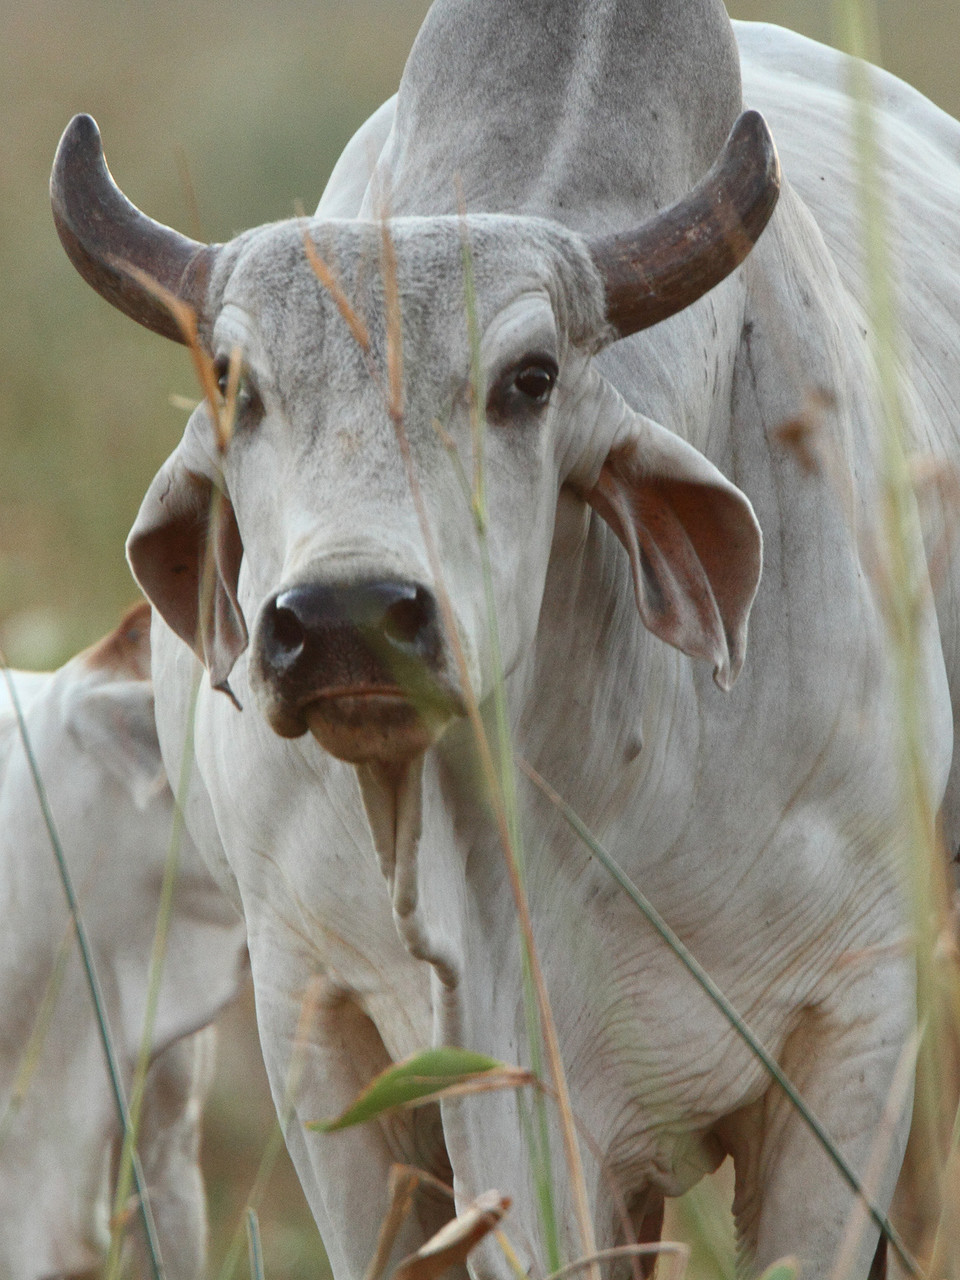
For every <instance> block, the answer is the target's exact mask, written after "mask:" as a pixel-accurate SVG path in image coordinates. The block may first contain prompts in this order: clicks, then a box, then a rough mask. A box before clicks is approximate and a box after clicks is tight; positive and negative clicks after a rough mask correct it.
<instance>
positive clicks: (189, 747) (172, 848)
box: [104, 678, 200, 1280]
mask: <svg viewBox="0 0 960 1280" xmlns="http://www.w3.org/2000/svg"><path fill="white" fill-rule="evenodd" d="M199 692H200V680H199V678H197V679H196V680H194V684H193V692H192V694H191V698H190V712H189V723H188V728H187V737H186V741H185V743H184V748H183V755H182V757H181V762H180V778H179V781H178V784H177V796H176V804H175V805H174V809H173V825H172V827H171V830H170V843H169V847H168V850H167V857H166V861H165V864H164V869H163V881H162V883H161V886H160V902H159V905H158V908H157V923H156V928H155V931H154V937H153V947H152V950H151V953H150V965H149V969H148V978H147V1000H146V1005H145V1007H144V1015H143V1029H142V1031H141V1036H140V1048H139V1052H138V1054H137V1063H136V1067H135V1068H134V1073H133V1083H132V1085H131V1089H130V1126H129V1128H128V1130H127V1133H126V1134H125V1136H124V1140H123V1145H122V1146H121V1149H120V1160H119V1162H118V1166H117V1183H116V1189H115V1192H114V1203H113V1216H114V1220H115V1221H121V1220H122V1215H123V1207H124V1205H125V1204H126V1203H127V1198H128V1197H129V1195H130V1184H131V1181H132V1174H133V1156H134V1151H135V1148H136V1135H137V1133H138V1132H139V1129H140V1115H141V1111H142V1109H143V1094H144V1089H145V1087H146V1082H147V1072H148V1071H149V1069H150V1063H151V1059H152V1056H153V1028H154V1024H155V1022H156V1017H157V1007H158V1005H159V1003H160V983H161V981H162V979H163V962H164V959H165V958H166V951H167V937H168V934H169V932H170V920H171V917H172V914H173V894H174V890H175V888H176V883H177V873H178V871H179V870H180V851H181V849H182V847H183V835H184V822H183V803H184V801H185V799H186V793H187V787H188V785H189V780H190V768H191V765H192V762H193V719H194V712H195V710H196V705H197V696H198V694H199ZM122 1243H123V1233H122V1232H121V1231H115V1232H113V1233H112V1235H111V1239H110V1251H109V1253H108V1255H107V1262H106V1266H105V1267H104V1277H105V1280H114V1278H115V1277H117V1276H119V1272H120V1265H121V1247H122Z"/></svg>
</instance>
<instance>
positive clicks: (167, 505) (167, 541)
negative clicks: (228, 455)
mask: <svg viewBox="0 0 960 1280" xmlns="http://www.w3.org/2000/svg"><path fill="white" fill-rule="evenodd" d="M181 447H182V446H181ZM242 558H243V544H242V542H241V541H240V531H239V529H238V528H237V521H236V517H235V515H234V512H233V506H232V505H231V503H230V499H229V498H228V497H227V495H226V494H225V493H224V492H223V490H222V489H220V488H219V487H218V486H217V485H215V484H214V483H213V481H212V480H211V479H210V478H209V477H208V476H207V475H205V474H203V473H202V472H198V471H193V470H190V469H188V467H187V466H186V465H185V462H184V460H183V457H182V454H181V450H180V449H178V450H177V451H176V452H175V453H174V454H173V455H172V456H171V457H170V458H168V459H167V461H166V462H165V463H164V465H163V466H162V467H161V469H160V471H159V472H158V473H157V476H156V478H155V479H154V481H153V484H152V485H151V486H150V488H149V489H148V490H147V495H146V497H145V498H144V500H143V504H142V506H141V507H140V512H139V514H138V516H137V519H136V521H135V523H134V526H133V528H132V529H131V531H130V536H129V538H128V539H127V559H128V560H129V562H130V567H131V569H132V570H133V575H134V577H135V578H136V580H137V582H138V583H139V584H140V586H141V588H142V590H143V593H144V595H145V596H146V597H147V599H148V600H149V601H150V603H151V604H152V605H153V607H154V608H155V609H156V610H157V612H158V613H159V614H160V615H161V617H162V618H163V619H164V621H165V622H166V623H167V625H168V626H169V627H170V628H171V630H173V631H175V632H176V634H177V635H178V636H179V637H180V639H181V640H183V641H185V642H186V643H187V644H188V645H189V646H190V648H191V649H193V651H194V653H196V655H197V657H198V658H200V660H201V662H203V665H204V666H205V667H206V668H207V671H208V672H209V675H210V683H211V684H212V685H213V687H214V688H215V689H220V690H222V691H223V692H225V693H227V694H229V695H230V697H231V698H232V697H233V694H232V692H231V690H230V686H229V685H228V683H227V677H228V676H229V675H230V672H231V671H232V670H233V665H234V663H235V662H236V660H237V658H238V657H239V656H240V654H241V653H242V652H243V651H244V649H245V648H246V647H247V627H246V623H245V621H244V618H243V613H242V611H241V609H240V604H239V602H238V600H237V579H238V577H239V574H240V561H241V559H242ZM234 701H236V699H235V698H234ZM238 705H239V704H238Z"/></svg>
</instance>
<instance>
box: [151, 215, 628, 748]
mask: <svg viewBox="0 0 960 1280" xmlns="http://www.w3.org/2000/svg"><path fill="white" fill-rule="evenodd" d="M307 231H308V228H307V226H306V224H295V223H293V224H281V225H279V226H276V227H270V228H265V229H262V230H259V231H257V232H254V233H251V234H250V235H248V236H246V237H243V238H242V239H241V240H240V241H238V242H237V243H236V244H235V245H234V246H232V247H231V249H230V251H229V252H228V254H227V255H225V258H224V260H223V261H222V262H221V264H220V265H219V268H218V272H217V274H216V275H215V277H214V279H213V281H212V285H211V299H212V305H211V308H210V313H211V326H210V347H211V350H212V352H213V355H214V360H215V368H216V370H217V372H218V375H219V376H220V379H221V383H222V385H223V387H224V388H225V389H226V386H227V383H228V381H229V366H230V361H231V358H232V359H233V360H234V361H239V362H241V368H242V377H241V384H240V394H239V397H238V406H237V414H236V421H235V426H234V430H233V434H232V438H231V440H230V443H229V445H228V446H227V448H226V449H225V451H224V452H223V454H222V456H219V455H218V453H217V450H216V447H215V444H214V433H213V426H212V421H211V416H210V413H209V410H208V408H207V407H206V406H204V407H202V408H201V409H199V410H198V411H197V413H196V415H195V416H194V418H193V419H192V420H191V423H190V426H189V428H188V432H187V437H186V439H185V441H184V444H183V445H182V446H181V451H180V452H181V454H182V464H183V466H184V468H185V470H186V471H187V472H188V473H192V474H193V475H197V474H198V473H202V474H205V475H209V477H210V478H211V479H215V482H216V483H217V485H218V486H222V488H223V491H224V493H225V494H226V497H227V498H228V499H229V503H230V507H231V510H232V518H233V519H234V520H235V522H236V531H237V535H238V538H239V543H240V544H241V545H242V566H243V567H242V571H241V573H240V575H239V580H238V583H237V585H236V587H235V588H234V587H232V586H231V590H234V591H235V592H236V593H237V594H238V602H239V605H240V608H241V609H242V612H243V615H244V617H245V618H246V620H247V622H248V624H250V626H251V634H252V648H251V661H250V674H251V683H252V686H253V690H254V695H255V697H256V700H257V703H258V705H259V707H260V709H261V710H262V712H263V713H264V714H265V715H266V717H267V719H268V720H269V722H270V724H271V725H272V727H273V728H274V729H275V730H276V731H277V732H278V733H280V734H283V735H285V736H295V735H298V734H300V733H303V732H305V731H306V730H307V729H310V730H312V731H313V732H314V733H315V734H316V735H317V737H318V738H319V739H320V741H321V742H322V743H323V745H324V746H326V747H327V748H328V749H330V750H331V751H333V752H334V754H336V755H338V756H340V757H342V758H344V759H349V760H353V761H361V760H367V759H371V758H376V759H380V760H395V759H401V758H408V757H409V756H411V755H412V754H415V753H416V752H418V751H420V750H423V748H424V747H425V746H426V745H428V743H429V742H430V741H431V740H432V739H433V738H434V737H435V735H436V733H437V732H439V730H440V729H441V728H442V727H443V725H444V724H445V723H446V722H447V721H448V720H449V718H450V717H451V716H454V715H457V714H462V712H463V710H464V694H465V685H466V684H468V683H469V684H470V686H471V687H472V688H473V690H474V692H475V693H476V694H478V695H480V696H482V695H483V693H484V692H485V690H486V689H487V688H488V687H489V678H490V654H489V644H488V636H489V625H488V618H487V602H486V600H485V596H484V578H483V568H482V555H481V538H480V534H479V531H478V520H477V514H476V508H477V505H478V503H480V502H482V504H483V508H484V516H485V519H484V522H483V523H484V535H483V536H484V540H485V543H486V553H487V555H488V557H489V563H490V566H491V569H492V589H493V606H494V611H495V613H496V617H497V623H498V627H499V631H500V641H501V644H502V647H503V654H504V661H505V663H506V665H507V667H508V668H509V667H511V666H513V665H514V664H515V663H516V661H517V660H518V657H519V655H520V654H521V653H522V651H523V650H524V648H525V647H526V646H527V645H529V643H530V641H531V639H532V636H533V633H534V630H535V626H536V620H537V617H538V614H539V607H540V599H541V594H542V588H543V580H544V576H545V574H546V568H547V561H548V557H549V548H550V542H551V538H552V530H553V520H554V511H555V508H556V502H557V495H558V491H559V487H560V485H561V484H562V483H563V481H564V480H565V479H566V478H567V476H568V475H569V473H570V471H571V469H572V467H573V465H574V464H575V463H577V462H579V461H580V454H582V453H583V451H584V449H585V448H586V449H589V445H590V443H591V439H590V436H591V433H592V429H593V427H594V426H595V424H594V423H591V422H590V418H589V415H588V416H587V417H585V418H584V417H583V415H582V412H580V411H581V410H582V405H581V403H580V397H582V395H583V394H584V389H585V384H584V377H585V375H586V373H587V371H588V368H589V366H588V358H587V355H586V351H585V347H587V346H590V347H592V346H595V345H597V343H598V340H599V336H600V335H601V334H604V333H605V330H606V325H605V321H604V318H603V312H602V308H601V306H600V302H601V297H602V290H601V287H600V284H599V281H598V279H597V277H596V273H595V272H594V271H593V270H592V268H591V264H590V262H589V259H588V258H587V256H586V254H585V253H584V252H583V250H582V249H581V248H580V247H579V246H578V244H577V242H576V239H575V238H574V237H572V236H568V235H565V234H564V233H562V232H560V231H559V229H553V228H550V227H548V226H547V225H546V224H543V223H538V222H536V221H534V220H522V219H504V218H476V219H470V220H467V221H466V222H463V223H461V222H460V221H459V220H457V219H446V218H439V219H429V220H427V219H415V220H413V219H411V220H405V219H401V220H397V221H396V222H394V223H393V224H391V229H390V235H389V246H390V247H389V249H388V248H386V247H385V241H384V236H383V231H382V229H381V228H380V227H379V226H377V225H375V224H356V223H326V224H314V225H312V226H310V227H309V236H310V241H311V245H312V246H315V251H316V253H318V254H319V255H320V258H321V259H322V261H323V262H324V263H325V264H327V265H328V266H329V268H330V269H331V270H332V272H333V274H334V276H335V278H336V280H337V282H338V286H339V288H340V289H341V290H342V299H346V301H345V302H344V301H343V300H342V299H340V300H338V299H336V298H334V297H333V296H332V295H331V292H330V289H329V288H328V287H326V286H325V285H324V284H323V283H322V282H321V280H320V279H318V275H317V271H316V269H315V263H314V264H311V261H310V260H309V258H308V253H307V251H306V249H305V244H304V235H305V234H306V233H307ZM465 244H469V254H470V259H471V267H470V275H471V280H472V293H473V298H474V301H473V302H472V303H471V304H468V302H467V287H466V286H467V277H466V275H465V267H464V261H465V248H464V246H465ZM387 255H389V261H388V260H386V257H387ZM392 296H395V297H396V298H398V299H402V301H400V302H397V303H392V302H391V297H392ZM471 335H472V337H471ZM587 381H588V382H589V381H590V380H589V379H587ZM581 418H583V421H584V422H585V423H586V425H587V428H588V430H587V434H586V436H585V438H584V440H583V441H582V442H581V441H580V440H579V432H580V430H581V426H580V419H581ZM195 454H198V455H200V456H201V457H203V458H205V459H206V465H205V464H204V462H203V461H198V458H197V457H196V456H194V455H195ZM211 468H212V469H213V471H212V473H211ZM167 504H168V505H169V496H168V497H167ZM146 519H147V520H149V519H150V516H149V513H147V516H146ZM144 525H145V520H144V517H141V521H140V522H139V523H138V529H137V530H135V531H134V540H133V543H132V555H133V559H134V565H135V567H139V565H138V547H139V545H140V544H142V542H143V539H144V537H145V529H144ZM154 525H155V522H154ZM168 536H169V535H168ZM156 551H157V547H156V543H155V541H154V542H153V543H152V544H151V546H150V555H151V556H152V557H155V556H156ZM148 573H149V569H148Z"/></svg>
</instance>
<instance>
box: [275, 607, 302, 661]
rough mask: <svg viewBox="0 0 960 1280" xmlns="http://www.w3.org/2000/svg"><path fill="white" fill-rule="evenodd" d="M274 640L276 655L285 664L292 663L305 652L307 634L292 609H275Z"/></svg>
mask: <svg viewBox="0 0 960 1280" xmlns="http://www.w3.org/2000/svg"><path fill="white" fill-rule="evenodd" d="M273 640H274V646H275V653H276V655H277V657H278V658H280V659H282V660H283V661H284V662H292V661H293V660H294V659H295V658H298V657H299V656H300V654H301V653H302V652H303V646H304V643H305V641H306V633H305V631H304V629H303V624H302V623H301V622H300V619H299V618H298V617H297V615H296V614H295V613H294V612H293V610H292V609H284V608H282V607H281V606H279V605H278V606H277V607H276V608H275V609H274V613H273Z"/></svg>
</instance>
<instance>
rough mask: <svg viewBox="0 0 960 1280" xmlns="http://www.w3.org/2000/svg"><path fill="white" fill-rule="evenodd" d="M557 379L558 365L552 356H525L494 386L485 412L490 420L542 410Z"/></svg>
mask: <svg viewBox="0 0 960 1280" xmlns="http://www.w3.org/2000/svg"><path fill="white" fill-rule="evenodd" d="M556 380H557V362H556V361H555V360H554V359H553V357H552V356H546V355H535V356H527V357H526V358H525V359H523V360H521V361H520V362H519V363H518V364H515V365H514V366H513V367H512V368H511V369H507V371H506V372H505V373H504V374H503V375H502V376H501V377H500V379H499V381H498V382H497V383H496V384H495V385H494V386H493V388H492V389H491V391H490V398H489V400H488V402H487V411H488V413H490V414H491V415H492V416H493V417H500V418H509V417H511V416H515V415H517V414H523V413H529V412H530V411H531V410H536V409H542V408H543V407H544V405H546V403H547V401H548V400H549V399H550V393H551V391H553V387H554V383H555V382H556Z"/></svg>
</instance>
